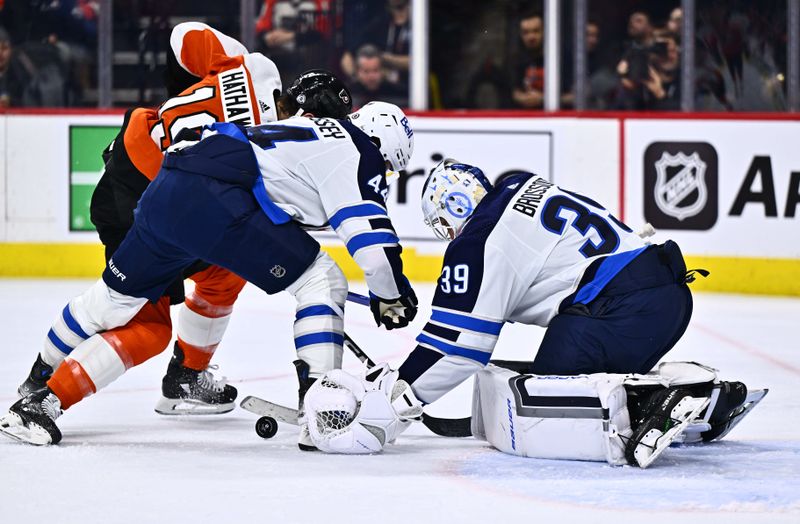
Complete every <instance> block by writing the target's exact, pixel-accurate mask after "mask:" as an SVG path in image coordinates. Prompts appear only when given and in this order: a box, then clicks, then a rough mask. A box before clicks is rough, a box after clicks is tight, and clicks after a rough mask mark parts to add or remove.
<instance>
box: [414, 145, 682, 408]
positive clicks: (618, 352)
mask: <svg viewBox="0 0 800 524" xmlns="http://www.w3.org/2000/svg"><path fill="white" fill-rule="evenodd" d="M422 205H423V212H424V214H425V220H426V223H428V224H429V225H430V226H431V227H432V228H433V230H434V231H435V232H436V234H437V236H439V237H440V238H444V239H448V240H450V241H451V242H450V245H449V246H448V248H447V251H446V253H445V257H444V265H443V268H442V273H441V276H440V278H439V281H438V284H439V285H438V288H437V290H436V294H435V296H434V299H433V306H432V308H433V313H432V315H431V319H430V322H429V323H428V324H427V325H426V326H425V328H424V330H423V332H422V333H421V334H420V335H419V337H418V338H417V341H418V342H419V345H418V346H417V348H416V349H415V350H414V352H413V353H412V354H411V356H410V357H409V358H408V359H407V360H406V361H405V363H404V364H403V365H402V367H401V368H400V375H401V377H402V378H403V379H405V380H407V381H408V382H409V383H410V384H412V387H413V389H414V392H415V393H416V394H417V396H418V397H419V398H420V399H421V400H422V401H424V402H426V403H427V402H433V401H434V400H436V399H438V398H439V397H440V396H442V395H443V394H444V393H445V392H447V391H449V390H450V389H452V388H454V387H455V386H456V385H458V384H459V383H461V382H462V381H463V380H465V379H466V378H467V377H469V376H471V375H472V374H473V373H475V372H476V371H478V370H479V369H481V368H482V367H483V366H485V365H486V364H487V363H488V362H489V359H490V357H491V355H492V351H493V350H494V346H495V343H496V342H497V338H498V336H499V335H500V331H501V329H502V327H503V325H504V323H505V322H519V323H523V324H534V325H538V326H543V327H547V328H548V329H547V332H546V334H545V337H544V340H543V341H542V344H541V346H540V347H539V349H538V352H537V354H536V358H535V359H534V361H533V363H532V365H531V367H530V369H529V370H528V371H529V372H531V373H536V374H540V375H559V374H561V375H574V374H580V373H600V372H612V373H630V372H634V373H645V372H647V371H649V370H650V369H651V368H652V367H653V366H654V365H655V363H656V362H657V361H658V360H659V359H660V358H661V357H662V356H663V355H664V354H665V353H666V352H667V351H669V349H670V348H671V347H672V346H673V345H674V344H675V342H677V340H678V339H679V338H680V337H681V335H682V334H683V332H684V331H685V330H686V327H687V325H688V323H689V318H690V317H691V313H692V297H691V293H690V292H689V288H688V287H687V285H686V282H685V280H686V267H685V265H684V262H683V257H682V256H681V253H680V250H679V249H678V246H677V245H676V244H675V243H674V242H667V243H666V244H665V245H663V246H654V245H648V244H646V243H645V241H644V240H642V239H641V238H640V237H639V236H638V235H636V234H635V233H633V232H632V231H631V229H630V228H628V227H627V226H626V225H625V224H623V223H622V222H620V221H619V220H617V219H616V218H615V217H614V216H613V215H612V214H611V213H609V212H608V211H607V210H606V209H605V208H604V207H602V206H601V205H600V204H598V203H597V202H594V201H593V200H591V199H589V198H586V197H584V196H582V195H579V194H576V193H573V192H570V191H566V190H564V189H561V188H559V187H558V186H555V185H554V184H552V183H550V182H548V181H547V180H545V179H543V178H540V177H538V176H536V175H533V174H530V173H528V174H518V175H515V176H512V177H509V178H506V179H505V180H503V181H502V182H500V183H499V184H498V185H497V186H495V187H492V186H491V184H490V183H489V181H488V180H487V179H486V177H485V176H484V175H483V173H482V172H481V171H480V169H478V168H476V167H472V166H468V165H465V164H459V163H457V162H455V161H453V160H445V161H444V162H442V163H441V164H440V165H439V166H437V167H436V168H435V169H434V170H433V171H432V173H431V176H430V177H429V178H428V180H427V182H426V185H425V188H424V190H423V202H422ZM533 349H534V348H531V350H533Z"/></svg>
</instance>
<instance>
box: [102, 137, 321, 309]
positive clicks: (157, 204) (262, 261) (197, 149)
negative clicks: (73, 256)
mask: <svg viewBox="0 0 800 524" xmlns="http://www.w3.org/2000/svg"><path fill="white" fill-rule="evenodd" d="M257 181H259V183H260V172H259V170H258V167H257V165H256V163H255V158H254V156H253V152H252V150H251V149H250V146H249V144H246V143H243V142H240V141H238V140H235V139H233V138H230V137H227V136H213V137H210V138H207V139H205V140H203V141H201V142H199V143H198V144H197V145H195V146H193V147H191V148H188V149H185V150H183V151H181V152H179V153H177V154H169V155H167V158H166V159H165V162H164V165H163V167H162V169H161V171H160V172H159V174H158V176H157V177H156V179H155V180H154V181H153V182H152V183H151V184H150V185H149V186H148V188H147V190H146V191H145V192H144V194H143V195H142V198H141V199H140V200H139V205H138V207H137V208H136V211H135V220H134V224H133V227H132V228H131V229H130V231H128V234H127V235H126V237H125V240H123V242H122V244H120V246H119V248H118V249H117V250H116V251H115V252H114V254H113V255H112V257H111V260H110V261H109V263H108V266H107V267H106V269H105V271H104V272H103V280H104V281H105V282H106V284H107V285H108V286H109V287H110V288H111V289H114V290H116V291H118V292H120V293H123V294H125V295H129V296H134V297H143V298H147V299H149V300H151V301H156V300H158V298H159V297H160V296H161V295H162V294H163V292H164V290H165V289H166V288H167V286H169V285H170V283H172V281H174V280H175V279H176V278H177V277H178V276H179V275H181V272H182V270H183V269H184V268H185V267H187V266H189V265H191V264H192V263H193V262H194V261H196V260H198V259H200V260H204V261H207V262H209V263H211V264H215V265H218V266H222V267H224V268H226V269H228V270H230V271H232V272H234V273H236V274H237V275H239V276H240V277H242V278H244V279H245V280H247V281H248V282H251V283H253V284H255V285H256V286H258V287H260V288H261V289H263V290H264V291H266V292H267V293H277V292H278V291H282V290H283V289H285V288H286V287H287V286H289V285H290V284H292V283H293V282H294V281H295V280H297V278H298V277H299V276H300V275H301V274H303V272H304V271H305V270H306V269H307V268H308V267H309V266H310V265H311V264H312V263H313V261H314V260H315V258H316V256H317V254H318V253H319V244H318V243H317V241H316V240H314V239H313V238H312V237H311V236H310V235H309V234H308V233H307V232H305V231H304V230H302V229H301V228H300V226H299V225H298V224H297V223H296V222H293V221H289V222H287V223H284V224H279V225H278V224H275V223H273V222H272V221H271V220H270V219H269V218H268V217H267V215H266V214H265V213H264V211H262V208H261V207H260V206H259V203H258V202H257V200H256V198H255V196H254V195H253V192H252V188H253V187H254V185H255V183H256V182H257Z"/></svg>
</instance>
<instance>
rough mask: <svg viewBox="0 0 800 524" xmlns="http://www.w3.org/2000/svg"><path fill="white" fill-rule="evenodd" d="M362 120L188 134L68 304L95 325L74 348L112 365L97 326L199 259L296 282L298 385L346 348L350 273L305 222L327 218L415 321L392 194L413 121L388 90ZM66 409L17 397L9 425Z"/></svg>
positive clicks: (402, 321) (398, 314)
mask: <svg viewBox="0 0 800 524" xmlns="http://www.w3.org/2000/svg"><path fill="white" fill-rule="evenodd" d="M353 122H355V123H356V124H355V125H354V124H353V123H351V122H349V121H346V120H335V119H330V118H311V119H309V118H304V117H296V118H290V119H287V120H283V121H280V122H278V123H275V124H267V125H262V126H256V127H252V128H243V127H239V126H237V125H235V124H228V123H219V124H214V125H212V126H210V127H209V128H207V129H206V130H205V131H204V132H203V135H202V139H201V140H200V141H199V142H180V141H178V143H176V144H175V145H174V146H173V147H172V148H171V152H170V153H168V154H167V156H166V158H165V161H164V164H163V167H162V170H161V173H160V175H159V176H158V177H156V178H155V180H154V181H153V182H152V183H151V184H150V185H149V186H148V188H147V190H146V191H145V193H144V194H143V195H142V198H141V199H140V201H139V205H138V208H137V212H136V218H135V221H134V226H133V228H132V229H131V230H130V231H129V232H128V234H127V235H126V237H125V240H124V241H123V242H122V244H121V245H120V246H119V248H118V249H117V250H116V251H115V253H114V255H113V257H112V258H111V259H110V260H109V262H108V265H107V268H106V270H105V272H104V273H103V277H102V279H101V280H99V281H98V282H97V283H96V284H95V285H94V286H92V288H90V289H89V290H88V291H86V292H85V293H84V294H83V295H81V296H79V297H77V298H75V299H73V300H72V301H71V302H70V304H69V309H70V311H71V312H72V316H73V317H74V319H75V322H76V323H77V325H78V327H79V328H80V330H81V332H82V333H84V334H85V335H86V337H85V338H86V340H84V341H83V342H81V343H80V344H78V345H77V346H76V348H75V349H74V350H73V351H72V353H71V358H75V359H79V360H78V361H79V362H80V363H81V365H82V366H83V367H87V366H88V367H90V368H92V367H97V368H98V369H105V367H104V366H103V363H104V361H105V360H108V359H113V355H106V354H105V352H104V351H103V347H102V346H98V345H97V344H96V342H94V341H95V338H94V337H93V335H95V334H96V333H98V332H100V331H103V330H108V329H111V328H114V327H116V326H120V325H123V324H125V323H126V322H128V321H129V320H130V319H131V318H132V317H133V316H134V315H135V314H136V312H137V311H138V310H139V309H140V308H141V307H142V306H143V305H144V304H145V303H146V302H148V301H155V300H157V299H158V298H159V297H160V296H161V295H162V293H163V291H164V289H165V288H166V287H167V286H168V285H169V283H170V282H172V281H173V280H174V279H175V278H176V277H177V276H178V275H179V274H180V273H181V271H182V269H183V268H184V267H186V266H187V265H188V264H191V263H192V262H193V261H194V260H198V259H201V260H205V261H208V262H209V263H212V264H216V265H219V266H222V267H224V268H226V269H229V270H231V271H233V272H234V273H236V274H238V275H240V276H241V277H243V278H244V279H246V280H247V281H249V282H251V283H253V284H255V285H256V286H258V287H260V288H261V289H263V290H264V291H266V292H267V293H270V294H271V293H276V292H278V291H282V290H287V291H289V292H290V293H292V294H293V295H294V296H295V298H296V299H297V312H296V320H295V323H294V331H295V346H296V348H297V353H298V358H299V359H300V360H302V361H304V362H305V363H307V364H308V368H307V369H306V370H305V374H304V375H303V374H301V377H300V378H301V390H302V389H303V388H304V387H305V388H306V389H307V387H308V386H310V383H311V382H312V381H313V379H315V378H316V377H319V376H320V375H322V374H323V373H324V372H326V371H328V370H331V369H334V368H338V367H340V365H341V358H342V340H343V315H344V303H345V298H346V295H347V281H346V279H345V277H344V275H343V273H342V272H341V270H340V269H339V267H338V266H337V265H336V263H335V262H334V261H333V260H332V259H331V258H330V257H329V256H328V255H326V254H325V253H324V252H321V251H320V249H319V244H318V243H317V242H316V240H314V239H313V238H312V237H311V236H310V235H309V234H308V233H307V232H306V231H304V229H319V228H325V227H327V226H330V227H331V228H332V229H334V231H335V232H336V233H337V234H338V236H339V237H340V238H341V239H342V241H343V242H344V243H345V244H346V246H347V249H348V251H349V252H350V254H351V256H352V257H353V258H354V260H355V261H356V263H357V264H358V265H359V266H360V267H361V268H362V269H363V270H364V273H365V275H366V279H367V285H368V286H369V289H370V292H371V296H372V310H373V314H374V316H375V319H376V322H378V323H379V324H383V325H384V326H385V327H386V328H387V329H393V328H397V327H403V326H405V325H407V324H408V322H409V321H411V320H412V319H413V318H414V315H415V313H416V302H417V300H416V297H415V295H414V292H413V290H412V288H411V286H410V284H409V282H408V280H407V279H406V277H405V276H404V275H403V272H402V261H401V259H400V252H401V247H400V244H399V240H398V238H397V235H396V234H395V232H394V228H393V227H392V223H391V220H390V219H389V217H388V214H387V211H386V205H385V199H386V194H387V185H386V176H387V170H389V171H400V170H401V169H403V168H404V167H405V166H406V164H407V162H408V160H409V158H410V156H411V153H412V150H413V131H412V130H411V128H410V126H409V124H408V120H407V119H406V117H405V115H404V114H403V113H402V111H401V110H400V109H399V108H397V107H396V106H393V105H391V104H383V103H372V104H368V105H367V106H365V107H364V108H362V109H361V110H360V111H359V112H358V113H356V114H354V115H353ZM106 367H107V366H106ZM87 371H88V370H87ZM112 371H113V373H112V374H109V373H106V374H105V375H103V376H100V374H99V373H98V374H96V376H97V381H96V382H97V384H96V385H97V386H98V389H99V388H100V387H103V386H105V385H107V383H108V382H110V381H111V380H113V379H115V378H116V377H118V376H119V375H121V374H122V372H121V371H119V370H112ZM122 371H124V370H122ZM106 375H107V376H106ZM304 378H305V379H306V382H305V385H304V384H303V379H304ZM58 414H60V408H59V406H58V398H57V397H56V396H55V395H54V394H53V393H52V391H50V390H49V388H46V389H44V390H41V391H38V392H35V393H32V394H30V395H28V396H26V397H25V398H23V399H22V400H20V401H19V402H17V403H16V404H14V406H12V408H11V410H10V413H9V415H7V416H6V417H4V419H3V422H2V425H5V430H4V431H5V432H6V433H13V432H15V431H16V436H17V437H18V438H21V439H22V440H26V441H29V442H35V443H45V444H46V443H56V442H58V441H59V440H60V438H61V435H60V432H59V430H58V428H57V427H56V425H55V423H54V419H55V417H56V416H58ZM300 444H301V447H305V446H309V445H310V444H305V443H304V442H303V441H302V440H301V443H300Z"/></svg>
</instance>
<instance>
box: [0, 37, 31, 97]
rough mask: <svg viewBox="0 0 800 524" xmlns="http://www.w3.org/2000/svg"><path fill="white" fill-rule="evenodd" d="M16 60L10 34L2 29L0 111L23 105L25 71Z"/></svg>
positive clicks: (0, 43)
mask: <svg viewBox="0 0 800 524" xmlns="http://www.w3.org/2000/svg"><path fill="white" fill-rule="evenodd" d="M14 58H15V57H14V56H13V51H12V48H11V39H10V38H9V36H8V32H6V30H5V29H3V28H2V27H0V109H5V108H7V107H16V106H20V105H22V90H23V87H24V86H25V78H24V71H23V69H22V68H21V67H20V65H19V62H18V61H17V60H15V59H14Z"/></svg>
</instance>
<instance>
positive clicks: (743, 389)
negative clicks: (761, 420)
mask: <svg viewBox="0 0 800 524" xmlns="http://www.w3.org/2000/svg"><path fill="white" fill-rule="evenodd" d="M767 393H769V389H756V390H752V391H748V389H747V386H746V385H745V384H743V383H741V382H720V383H719V384H716V385H715V386H714V389H713V390H712V392H711V403H710V404H709V408H708V409H709V410H710V413H706V414H705V415H704V416H702V418H701V419H700V420H697V421H695V422H694V423H692V424H690V425H689V426H688V427H687V428H686V431H684V434H683V443H684V444H697V443H702V442H712V441H716V440H721V439H723V438H724V437H725V436H726V435H727V434H728V433H730V432H731V430H732V429H733V428H734V427H736V426H737V425H738V424H739V423H740V422H741V421H742V420H743V419H744V417H745V416H746V415H747V414H749V413H750V411H751V410H752V409H753V408H754V407H756V405H758V403H759V402H761V400H762V399H763V398H764V397H765V396H766V395H767Z"/></svg>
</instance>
